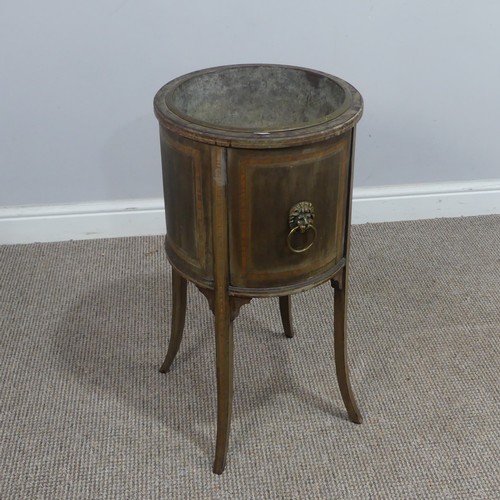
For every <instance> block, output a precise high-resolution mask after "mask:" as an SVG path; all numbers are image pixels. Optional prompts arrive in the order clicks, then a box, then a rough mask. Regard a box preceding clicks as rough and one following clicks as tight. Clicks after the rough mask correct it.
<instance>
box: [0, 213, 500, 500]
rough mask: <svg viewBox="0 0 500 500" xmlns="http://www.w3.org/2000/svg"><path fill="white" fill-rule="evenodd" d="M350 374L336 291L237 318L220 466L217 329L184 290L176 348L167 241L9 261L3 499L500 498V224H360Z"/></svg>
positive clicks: (0, 296)
mask: <svg viewBox="0 0 500 500" xmlns="http://www.w3.org/2000/svg"><path fill="white" fill-rule="evenodd" d="M352 252H353V254H352V274H351V297H350V299H351V300H350V361H351V371H352V379H353V385H354V389H355V393H356V395H357V399H358V403H359V405H360V408H361V410H362V412H363V414H364V418H365V420H364V423H363V425H360V426H359V425H354V424H352V423H350V422H349V421H348V420H347V419H346V413H345V410H344V408H343V405H342V401H341V398H340V394H339V391H338V388H337V383H336V379H335V370H334V364H333V356H332V343H333V337H332V298H333V290H332V289H331V288H330V287H329V286H328V285H323V286H321V287H318V288H316V289H315V290H313V291H310V292H307V293H304V294H300V295H297V296H295V297H294V304H293V307H294V313H295V328H296V336H295V338H293V339H291V340H290V339H286V338H285V337H284V335H283V334H282V332H281V325H280V321H279V314H278V304H277V299H266V300H254V301H252V303H251V304H250V305H248V306H244V307H243V308H242V311H241V314H240V316H239V318H238V319H237V322H236V324H235V353H236V361H235V369H236V380H235V396H234V415H233V429H232V435H231V443H230V452H229V458H228V466H227V469H226V472H225V473H224V474H223V475H222V476H215V475H214V474H213V473H212V472H211V465H212V458H213V457H212V453H213V446H214V439H215V402H216V399H215V374H214V368H213V365H214V339H213V333H212V317H211V313H210V312H209V310H208V306H207V303H206V300H205V298H204V297H203V296H201V295H200V293H199V292H197V290H196V289H195V288H194V287H193V286H190V287H189V303H188V313H187V324H186V332H185V338H184V343H183V345H182V346H181V350H180V353H179V356H178V358H177V360H176V362H175V364H174V366H173V370H172V371H171V372H170V373H169V374H167V375H161V374H160V373H159V372H158V367H159V365H160V363H161V361H162V359H163V355H164V352H165V349H166V346H167V339H168V318H169V314H170V299H171V296H170V291H169V286H168V279H167V278H168V277H169V271H168V267H167V264H166V259H165V256H164V253H163V251H162V238H160V237H149V238H126V239H113V240H96V241H81V242H68V243H58V244H35V245H23V246H4V247H0V376H1V377H0V395H1V405H0V446H1V449H0V498H1V499H2V500H5V499H38V498H44V499H72V498H82V499H98V498H119V499H122V498H123V499H125V498H127V499H128V498H130V499H146V498H165V499H168V498H186V499H196V498H228V499H250V498H256V499H261V498H262V499H269V498H287V499H288V498H297V499H306V498H325V499H326V498H327V499H331V498H340V499H345V498H349V499H350V498H352V499H376V498H426V499H428V498H436V499H437V498H439V499H442V498H464V499H473V498H487V499H492V498H499V492H500V483H499V476H500V468H499V457H500V425H499V424H500V411H499V410H500V405H499V401H500V398H499V373H500V353H499V344H500V342H499V337H500V216H488V217H471V218H461V219H441V220H432V221H418V222H402V223H389V224H373V225H363V226H356V227H355V228H354V230H353V243H352Z"/></svg>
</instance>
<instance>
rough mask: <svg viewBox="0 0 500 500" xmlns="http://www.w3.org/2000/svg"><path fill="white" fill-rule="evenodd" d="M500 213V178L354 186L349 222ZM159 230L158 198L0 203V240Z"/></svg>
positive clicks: (162, 224)
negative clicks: (76, 202)
mask: <svg viewBox="0 0 500 500" xmlns="http://www.w3.org/2000/svg"><path fill="white" fill-rule="evenodd" d="M499 213H500V179H493V180H485V181H471V182H444V183H433V184H408V185H392V186H377V187H364V188H355V189H354V194H353V215H352V222H353V224H364V223H367V222H392V221H401V220H417V219H433V218H439V217H462V216H472V215H488V214H499ZM153 234H165V217H164V210H163V199H161V198H157V199H156V198H155V199H148V200H122V201H110V202H98V203H82V204H74V205H46V206H24V207H22V206H15V207H4V208H2V207H0V244H15V243H35V242H50V241H67V240H84V239H95V238H115V237H123V236H145V235H153Z"/></svg>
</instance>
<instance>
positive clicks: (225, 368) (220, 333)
mask: <svg viewBox="0 0 500 500" xmlns="http://www.w3.org/2000/svg"><path fill="white" fill-rule="evenodd" d="M221 302H222V301H221ZM215 342H216V363H217V441H216V444H215V460H214V467H213V471H214V472H215V473H216V474H222V472H223V471H224V468H225V466H226V455H227V447H228V442H229V432H230V428H231V410H232V404H233V322H232V321H231V317H230V307H229V297H227V299H226V300H225V301H223V303H219V307H218V308H216V309H215Z"/></svg>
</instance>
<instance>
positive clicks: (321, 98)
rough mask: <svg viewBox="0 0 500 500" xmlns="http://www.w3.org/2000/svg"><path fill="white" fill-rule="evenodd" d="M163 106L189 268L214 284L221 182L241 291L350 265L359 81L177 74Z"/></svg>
mask: <svg viewBox="0 0 500 500" xmlns="http://www.w3.org/2000/svg"><path fill="white" fill-rule="evenodd" d="M154 106H155V113H156V116H157V118H158V120H159V123H160V138H161V152H162V167H163V186H164V195H165V209H166V224H167V237H166V243H165V245H166V251H167V255H168V257H169V260H170V262H171V263H172V265H173V266H174V267H175V268H176V269H177V270H178V271H179V272H180V273H181V274H182V275H183V276H184V277H186V278H188V279H189V280H191V281H193V282H194V283H196V284H197V285H198V286H199V287H201V288H205V289H213V288H214V280H215V277H214V262H215V260H214V223H215V222H216V221H214V203H215V200H214V199H213V197H214V193H215V192H217V193H220V191H217V189H214V188H216V187H217V186H219V187H220V185H223V186H224V191H223V192H224V193H225V200H224V204H225V210H224V214H225V216H226V226H225V227H227V249H228V260H229V262H228V293H229V294H230V295H234V296H243V297H245V296H248V297H256V296H271V295H288V294H290V293H293V292H297V291H300V290H305V289H307V288H310V287H312V286H315V285H317V284H319V283H321V282H323V281H326V280H327V279H329V278H331V277H332V276H333V275H335V273H336V272H337V271H338V270H339V269H340V268H342V267H343V266H344V265H345V263H346V257H347V256H346V247H347V241H346V239H347V238H348V225H349V214H350V201H351V192H352V168H353V164H352V161H353V160H352V158H353V149H354V129H355V125H356V123H357V122H358V120H359V119H360V117H361V113H362V98H361V96H360V94H359V93H358V92H357V90H356V89H354V88H353V87H352V86H351V85H350V84H348V83H347V82H345V81H343V80H341V79H339V78H336V77H333V76H331V75H328V74H325V73H321V72H318V71H313V70H309V69H304V68H297V67H291V66H278V65H238V66H224V67H219V68H211V69H208V70H202V71H198V72H195V73H191V74H188V75H185V76H183V77H180V78H177V79H175V80H173V81H172V82H170V83H168V84H167V85H165V86H164V87H162V88H161V89H160V91H159V92H158V93H157V95H156V97H155V100H154ZM214 162H219V163H221V165H220V168H219V169H216V168H214ZM214 172H217V173H216V174H214ZM216 196H220V194H217V195H216Z"/></svg>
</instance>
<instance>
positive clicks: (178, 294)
mask: <svg viewBox="0 0 500 500" xmlns="http://www.w3.org/2000/svg"><path fill="white" fill-rule="evenodd" d="M186 292H187V282H186V280H185V279H184V278H183V277H182V276H181V275H180V274H179V273H178V272H177V271H176V270H175V269H173V268H172V323H171V325H172V326H171V329H170V342H169V344H168V351H167V356H166V358H165V361H164V362H163V364H162V365H161V368H160V372H161V373H166V372H168V371H169V370H170V365H171V364H172V362H173V361H174V358H175V355H176V354H177V352H178V351H179V346H180V345H181V340H182V333H183V331H184V320H185V318H186Z"/></svg>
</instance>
